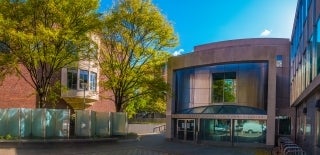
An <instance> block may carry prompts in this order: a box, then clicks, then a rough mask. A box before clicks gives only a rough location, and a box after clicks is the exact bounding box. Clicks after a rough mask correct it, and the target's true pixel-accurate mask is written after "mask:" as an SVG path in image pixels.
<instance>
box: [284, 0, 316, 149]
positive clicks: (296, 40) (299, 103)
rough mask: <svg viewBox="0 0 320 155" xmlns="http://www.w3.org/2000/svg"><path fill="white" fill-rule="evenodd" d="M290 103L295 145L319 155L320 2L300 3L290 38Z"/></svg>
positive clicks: (302, 1)
mask: <svg viewBox="0 0 320 155" xmlns="http://www.w3.org/2000/svg"><path fill="white" fill-rule="evenodd" d="M291 42H292V43H291V52H290V58H291V60H290V65H291V66H290V68H291V72H290V73H291V75H290V92H291V95H290V101H291V102H290V103H291V106H292V107H295V111H296V116H297V119H296V122H295V124H296V131H295V132H296V136H295V141H296V143H298V144H299V145H301V146H302V147H303V148H304V150H306V151H307V153H308V154H320V89H319V88H320V87H319V86H320V76H319V73H320V46H319V44H320V1H318V0H298V4H297V9H296V15H295V20H294V26H293V31H292V37H291Z"/></svg>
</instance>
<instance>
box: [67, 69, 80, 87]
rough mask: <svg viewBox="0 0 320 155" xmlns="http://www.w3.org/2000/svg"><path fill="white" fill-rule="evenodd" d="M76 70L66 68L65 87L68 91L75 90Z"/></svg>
mask: <svg viewBox="0 0 320 155" xmlns="http://www.w3.org/2000/svg"><path fill="white" fill-rule="evenodd" d="M77 75H78V70H77V69H72V68H71V69H70V68H68V75H67V76H68V77H67V87H68V88H69V89H77Z"/></svg>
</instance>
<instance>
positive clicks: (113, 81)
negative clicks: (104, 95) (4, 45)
mask: <svg viewBox="0 0 320 155" xmlns="http://www.w3.org/2000/svg"><path fill="white" fill-rule="evenodd" d="M103 24H104V25H103V29H102V33H101V38H102V42H103V44H104V46H103V48H101V51H100V54H99V58H98V62H99V65H100V68H101V72H100V73H101V75H103V76H104V77H105V78H106V79H107V80H105V81H103V82H102V86H103V87H104V88H105V89H106V90H111V91H112V93H113V96H112V97H111V98H109V99H111V100H112V101H113V102H114V103H115V106H116V110H117V111H124V110H125V109H126V107H128V105H129V104H134V102H137V101H139V100H141V98H146V97H148V96H149V97H150V98H153V99H155V98H157V97H158V96H161V95H162V97H163V96H165V94H166V91H167V90H168V86H167V84H166V83H165V81H164V78H163V77H162V76H161V75H159V73H161V67H163V66H164V65H165V62H166V60H167V58H168V57H169V55H168V54H167V53H166V52H165V50H167V49H169V48H172V47H175V46H176V45H177V42H178V39H177V36H176V35H175V33H174V30H173V28H172V26H171V24H170V23H169V22H168V21H167V20H166V18H165V17H164V16H163V15H162V14H161V13H160V11H159V10H158V9H157V7H155V6H154V5H153V4H152V2H151V1H150V0H119V1H118V2H116V3H115V4H114V6H113V7H112V8H111V9H110V11H109V12H108V13H107V14H106V15H105V17H104V20H103ZM131 107H132V106H131Z"/></svg>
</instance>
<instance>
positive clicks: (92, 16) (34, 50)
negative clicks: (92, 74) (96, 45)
mask: <svg viewBox="0 0 320 155" xmlns="http://www.w3.org/2000/svg"><path fill="white" fill-rule="evenodd" d="M97 7H98V0H0V42H1V43H2V45H6V46H7V47H8V48H9V49H10V50H9V52H4V49H5V48H0V50H1V49H2V51H0V52H1V54H0V68H1V69H3V68H11V69H10V71H12V70H14V71H16V72H17V73H18V74H20V76H22V77H23V78H24V79H25V80H26V81H27V82H28V83H29V84H30V85H31V86H32V87H33V88H34V89H35V90H36V92H37V95H38V96H39V105H38V106H37V107H44V106H45V104H46V103H47V102H46V101H47V99H46V98H47V96H48V93H49V92H50V87H51V86H52V85H53V83H54V80H55V77H57V78H59V75H58V74H57V73H59V72H60V71H61V69H62V68H64V67H66V66H68V65H70V64H72V63H73V62H76V61H78V60H79V58H80V57H81V55H83V53H85V52H88V51H89V47H91V46H89V45H90V39H89V36H88V32H91V31H92V30H93V29H94V28H95V27H96V25H97V23H98V16H97V14H96V11H95V10H96V9H97ZM17 64H21V65H22V66H23V67H24V68H25V69H26V70H27V71H28V73H29V75H24V74H21V68H19V65H17ZM0 73H1V74H0V76H1V77H3V76H2V75H5V74H7V73H9V71H5V70H2V71H1V72H0ZM27 76H30V78H29V77H27ZM28 79H31V80H28Z"/></svg>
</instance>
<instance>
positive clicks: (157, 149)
mask: <svg viewBox="0 0 320 155" xmlns="http://www.w3.org/2000/svg"><path fill="white" fill-rule="evenodd" d="M0 145H1V146H0V155H55V154H58V155H206V154H208V155H209V154H210V155H271V151H270V150H268V149H261V148H260V149H256V148H242V147H217V146H212V145H200V144H193V143H180V142H168V141H166V140H165V137H164V135H162V134H152V135H144V136H141V138H139V139H131V140H118V141H99V142H97V141H95V142H93V141H83V142H46V143H39V142H24V143H3V144H0Z"/></svg>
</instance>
